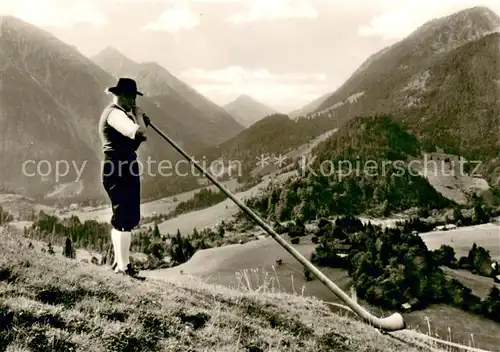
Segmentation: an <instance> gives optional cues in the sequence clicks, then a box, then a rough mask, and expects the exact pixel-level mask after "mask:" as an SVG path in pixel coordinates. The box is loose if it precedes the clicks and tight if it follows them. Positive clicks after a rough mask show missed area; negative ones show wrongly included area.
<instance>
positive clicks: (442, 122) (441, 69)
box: [220, 7, 500, 185]
mask: <svg viewBox="0 0 500 352" xmlns="http://www.w3.org/2000/svg"><path fill="white" fill-rule="evenodd" d="M499 28H500V17H499V16H498V15H497V14H496V13H495V12H493V11H492V10H490V9H489V8H486V7H472V8H467V9H465V10H462V11H459V12H456V13H454V14H451V15H449V16H445V17H442V18H437V19H434V20H432V21H429V22H427V23H425V24H424V25H422V26H421V27H419V28H417V29H416V30H415V31H414V32H413V33H411V34H410V35H409V36H407V37H406V38H404V39H402V40H400V41H399V42H397V43H395V44H393V45H391V46H388V47H386V48H383V49H382V50H380V51H379V52H377V53H374V54H373V55H372V56H370V57H369V58H368V59H367V60H366V61H365V62H364V63H363V64H362V65H361V66H360V67H359V68H358V70H357V71H356V72H355V73H354V74H353V75H352V76H351V77H350V78H349V79H348V80H347V81H346V82H345V83H344V84H343V85H342V86H341V87H340V88H339V89H337V90H336V91H333V92H331V93H328V94H326V95H323V96H321V97H319V98H317V99H316V100H315V101H313V102H311V103H310V104H307V105H306V106H305V107H304V108H302V109H299V110H297V111H295V112H293V113H291V114H290V115H291V116H292V117H294V118H295V119H296V118H299V119H300V120H301V121H302V122H301V123H302V124H304V125H303V126H304V129H306V127H305V126H307V125H308V124H311V125H313V124H316V125H317V126H322V127H323V128H324V129H323V130H320V129H319V128H318V129H315V130H314V131H315V133H316V134H317V135H319V134H321V133H322V132H325V130H326V128H337V127H340V126H342V125H344V124H345V123H346V122H348V121H350V120H351V119H353V118H355V117H358V116H374V115H390V116H391V117H393V118H394V119H395V120H396V121H398V122H400V123H401V124H402V125H403V126H404V127H405V128H407V129H408V131H409V132H410V133H412V134H413V135H415V136H417V137H418V138H419V140H420V141H421V142H422V145H423V150H424V151H427V152H432V151H439V150H443V151H444V152H447V153H450V154H455V155H460V156H462V157H464V158H465V159H467V160H469V161H473V162H477V161H481V163H480V164H481V167H480V169H479V170H478V171H476V175H478V174H481V175H482V176H484V177H485V178H486V179H487V180H488V182H490V184H491V183H497V182H498V181H500V160H499V158H498V155H499V154H500V138H498V135H499V132H500V100H499V99H498V97H499V96H500V46H499V43H500V33H499ZM318 119H321V121H322V122H321V123H318V121H317V120H318ZM274 121H275V122H276V123H275V124H274V125H273V124H270V123H268V124H267V128H268V130H269V131H272V130H274V131H279V130H281V127H280V125H279V124H282V123H283V121H279V120H276V119H275V120H274ZM301 130H302V129H300V130H295V132H294V134H287V135H283V134H281V133H275V134H274V135H275V140H274V141H273V144H276V143H278V144H279V143H280V142H282V143H283V144H284V145H287V146H288V147H293V146H298V143H301V142H302V139H301V138H300V137H301V134H302V132H301ZM251 131H252V129H249V130H247V131H245V133H244V134H240V135H238V136H236V137H234V138H232V139H231V140H229V141H227V142H225V143H224V145H227V146H229V145H231V148H230V149H228V150H235V149H237V148H235V145H236V146H237V145H245V143H246V141H247V140H249V138H250V137H249V136H248V135H249V134H250V133H251ZM310 131H311V129H309V132H308V133H310ZM255 133H261V131H258V130H255ZM243 136H244V137H243ZM331 138H336V137H335V135H333V136H332V137H331ZM251 139H253V140H255V139H256V138H251ZM257 139H258V138H257ZM293 140H295V141H297V143H295V144H294V143H293ZM256 148H257V149H258V152H257V149H256V152H255V153H253V154H256V155H259V154H260V153H262V150H263V149H264V150H265V146H264V145H258V146H256ZM220 153H221V155H226V157H227V158H233V156H232V155H231V153H227V151H224V150H221V151H220ZM246 153H247V154H252V152H251V151H250V150H246ZM497 185H499V184H498V183H497Z"/></svg>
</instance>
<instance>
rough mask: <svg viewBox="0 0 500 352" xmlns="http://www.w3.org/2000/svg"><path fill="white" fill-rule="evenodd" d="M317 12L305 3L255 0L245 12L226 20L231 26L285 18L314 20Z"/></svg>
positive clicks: (283, 0) (303, 0)
mask: <svg viewBox="0 0 500 352" xmlns="http://www.w3.org/2000/svg"><path fill="white" fill-rule="evenodd" d="M317 17H318V11H317V10H316V9H315V8H314V7H312V6H311V5H310V4H309V3H308V2H307V1H305V0H300V1H294V2H293V4H292V1H290V0H255V1H254V2H253V3H252V6H251V7H250V9H249V10H248V11H247V12H238V13H235V14H233V15H231V16H229V17H228V18H227V21H229V22H232V23H233V24H242V23H248V22H255V21H265V20H277V19H287V18H304V19H315V18H317Z"/></svg>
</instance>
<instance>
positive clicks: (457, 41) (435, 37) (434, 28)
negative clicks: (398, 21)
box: [408, 6, 500, 52]
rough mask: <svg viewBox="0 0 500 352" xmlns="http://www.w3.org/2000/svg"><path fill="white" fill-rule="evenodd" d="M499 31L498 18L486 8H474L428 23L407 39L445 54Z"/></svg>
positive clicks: (499, 23) (499, 22)
mask: <svg viewBox="0 0 500 352" xmlns="http://www.w3.org/2000/svg"><path fill="white" fill-rule="evenodd" d="M499 30H500V16H499V15H498V14H497V13H495V12H494V11H493V10H491V9H490V8H488V7H485V6H475V7H470V8H467V9H464V10H461V11H458V12H455V13H453V14H451V15H448V16H445V17H441V18H437V19H434V20H431V21H428V22H426V23H425V24H423V25H422V26H420V27H419V28H417V29H416V30H415V31H414V32H413V33H412V34H411V35H410V36H409V37H408V39H410V40H416V41H417V42H418V43H420V44H425V45H428V44H430V45H431V47H432V49H434V50H435V51H437V52H447V51H450V50H452V49H454V48H457V47H459V46H461V45H463V44H465V43H467V42H470V41H472V40H476V39H479V38H481V37H484V36H485V35H488V34H491V33H494V32H498V31H499Z"/></svg>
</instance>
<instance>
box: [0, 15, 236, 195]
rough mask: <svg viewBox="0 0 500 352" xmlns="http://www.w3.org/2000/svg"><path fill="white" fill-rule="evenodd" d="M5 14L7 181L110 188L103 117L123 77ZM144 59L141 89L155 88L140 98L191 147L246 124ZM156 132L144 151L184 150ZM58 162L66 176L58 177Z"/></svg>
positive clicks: (71, 189) (19, 185) (155, 154)
mask: <svg viewBox="0 0 500 352" xmlns="http://www.w3.org/2000/svg"><path fill="white" fill-rule="evenodd" d="M1 21H2V36H1V47H2V56H1V57H0V66H1V69H2V73H1V74H2V83H3V84H2V86H1V94H2V109H1V115H0V118H1V119H0V121H1V125H2V143H1V154H2V161H1V163H2V165H1V169H2V187H3V188H4V189H7V190H10V191H15V192H19V193H22V194H24V195H28V196H37V197H38V196H43V195H47V194H48V193H51V192H54V191H57V190H61V189H62V188H61V187H62V186H63V185H64V186H66V188H65V189H66V190H65V191H64V193H65V196H70V195H73V194H80V195H83V196H85V197H89V198H92V197H95V196H98V197H100V196H103V192H102V186H101V184H100V177H101V176H100V162H101V154H102V153H101V150H100V148H101V146H100V141H99V139H98V133H97V132H98V131H97V124H98V120H99V117H100V114H101V112H102V110H103V108H104V107H105V106H106V105H107V104H109V102H110V101H111V97H110V96H107V95H106V94H105V93H104V90H105V88H106V87H109V86H112V85H115V84H116V82H117V79H116V77H113V75H112V74H110V73H108V72H107V71H105V70H104V69H102V68H101V67H99V66H98V65H96V64H95V63H94V62H93V61H92V60H91V59H89V58H87V57H85V56H83V55H82V54H80V53H79V52H78V51H77V50H76V49H75V48H74V47H73V46H71V45H69V44H66V43H63V42H62V41H60V40H58V39H57V38H56V37H55V36H53V35H51V34H49V33H48V32H46V31H44V30H41V29H39V28H37V27H36V26H33V25H31V24H28V23H26V22H24V21H22V20H19V19H17V18H15V17H12V16H4V17H2V18H1ZM130 63H131V61H130V60H129V61H126V60H125V59H124V60H123V64H124V67H125V66H127V65H129V66H128V67H131V66H133V67H134V68H135V67H139V66H135V65H130ZM140 67H141V68H142V67H145V68H146V69H145V70H141V71H139V73H140V74H144V75H145V77H144V79H141V89H143V90H144V92H145V93H146V95H147V94H155V96H152V97H150V96H145V97H139V98H138V103H139V104H140V105H141V106H142V107H143V108H144V110H146V111H148V114H150V115H151V116H152V117H153V118H155V123H156V124H157V125H158V126H159V127H160V128H161V129H162V130H163V131H164V132H165V133H167V134H168V135H169V136H170V137H172V138H173V139H174V140H175V141H176V142H178V143H179V144H180V145H181V146H183V147H184V148H185V149H186V150H187V151H188V152H193V151H195V150H201V149H203V148H205V147H207V146H211V145H213V144H216V143H220V142H222V141H224V140H226V139H228V138H230V137H232V136H234V135H235V134H237V133H238V132H239V131H242V130H243V129H244V127H243V126H241V125H240V124H238V123H237V122H236V121H235V120H234V119H233V118H232V117H231V116H230V115H229V114H228V113H227V112H226V111H225V110H223V109H222V108H220V107H217V106H215V104H213V103H210V102H209V101H208V100H206V99H205V98H204V97H201V96H200V95H198V94H197V93H196V92H194V91H193V90H191V89H190V88H189V87H187V86H185V85H183V84H182V82H180V81H178V80H176V79H175V77H173V76H169V74H168V71H166V70H164V69H163V68H161V67H159V66H155V65H154V64H147V65H145V66H140ZM149 77H155V80H153V79H148V78H149ZM143 82H144V83H143ZM168 82H170V83H172V86H170V85H169V84H168ZM176 89H178V90H179V92H178V91H177V90H176ZM182 94H184V96H185V98H184V97H183V96H182ZM149 135H150V136H149V139H148V141H147V143H145V144H144V146H143V147H142V148H141V151H140V153H139V155H140V157H142V158H146V157H151V158H152V160H156V161H159V160H178V159H179V158H180V155H179V154H178V153H177V152H176V151H175V150H173V148H171V147H169V146H168V145H167V144H166V143H165V141H164V140H163V139H161V137H159V136H158V135H157V134H155V133H153V131H152V132H151V133H150V134H149ZM24 162H30V163H28V164H23V163H24ZM57 163H59V167H60V168H61V170H59V173H63V174H64V173H66V175H65V176H63V177H59V178H57V177H56V175H55V167H56V164H57ZM23 165H25V166H26V169H25V170H24V171H23ZM37 165H39V166H40V168H39V169H38V171H37ZM66 167H68V169H67V170H66V169H65V168H66ZM74 181H78V182H74ZM158 181H159V182H167V181H168V180H166V179H165V180H158ZM56 193H57V192H56Z"/></svg>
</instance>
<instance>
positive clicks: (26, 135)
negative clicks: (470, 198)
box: [0, 7, 500, 197]
mask: <svg viewBox="0 0 500 352" xmlns="http://www.w3.org/2000/svg"><path fill="white" fill-rule="evenodd" d="M1 20H2V37H1V48H2V56H1V57H0V65H1V70H2V72H1V73H2V85H1V86H0V89H1V95H2V101H3V105H2V110H1V114H0V122H1V125H2V140H1V148H2V149H1V151H2V160H1V164H2V165H1V169H2V171H1V173H2V175H1V176H2V185H1V186H2V187H3V188H4V189H9V190H14V191H16V192H18V193H23V194H25V195H30V196H32V195H46V194H47V193H48V192H54V190H55V189H56V188H55V187H56V186H57V185H58V182H59V186H60V183H61V182H66V183H65V185H66V186H67V185H69V186H68V187H69V188H70V189H75V187H74V186H75V183H74V182H71V181H72V180H74V179H75V176H77V173H76V172H75V171H74V170H70V171H73V172H71V173H70V174H68V175H67V176H66V177H64V178H62V179H60V180H57V181H58V182H56V180H55V178H54V175H50V174H47V176H43V175H39V176H37V177H33V176H27V175H23V174H22V165H23V162H24V161H27V160H30V159H33V160H35V161H37V162H40V161H42V160H47V161H48V164H50V165H52V167H54V165H55V163H56V161H58V160H66V161H69V162H73V163H74V164H76V165H82V163H84V162H86V163H87V164H85V166H86V167H85V170H84V171H85V172H84V174H83V175H82V177H81V179H82V182H79V183H76V185H78V187H77V188H76V191H75V192H76V193H79V194H85V196H90V195H93V194H99V195H101V196H102V190H101V186H100V174H99V166H100V165H99V161H100V143H99V141H98V135H97V120H98V118H99V116H100V113H101V111H102V109H103V108H104V107H105V106H106V104H108V103H109V97H108V96H106V95H105V94H104V93H103V92H104V89H105V88H106V87H108V86H110V85H114V84H115V83H116V79H117V77H118V76H124V75H127V76H130V77H134V78H136V79H137V80H138V82H139V87H140V89H141V90H143V91H144V92H145V93H146V96H145V97H140V98H139V104H141V105H142V106H143V107H144V109H145V110H146V111H147V112H148V114H150V115H151V116H152V117H153V119H154V121H155V122H156V123H157V125H158V126H159V127H160V128H161V129H162V130H163V131H165V133H167V134H168V135H169V136H171V137H172V138H173V139H174V140H176V141H177V142H178V143H179V144H180V145H181V146H183V147H184V148H185V149H186V150H187V151H188V152H189V153H192V154H194V153H196V154H197V155H206V154H207V153H208V154H209V155H211V158H217V157H224V158H230V159H233V160H234V157H233V154H235V155H237V157H243V158H244V159H247V160H248V161H252V162H255V156H258V155H260V154H262V153H266V150H267V151H271V149H272V152H273V153H277V152H280V151H279V150H278V149H279V146H280V145H282V146H283V148H285V149H287V150H289V149H290V148H293V147H295V146H298V145H300V144H303V143H304V142H307V139H310V138H314V137H315V136H317V135H320V134H322V133H323V132H326V130H328V129H332V128H336V127H339V126H341V125H343V124H345V123H346V122H348V121H349V120H351V119H353V118H355V117H359V116H373V115H390V116H392V117H393V118H394V119H395V120H396V121H399V122H400V123H401V124H402V125H404V126H405V128H407V129H408V131H409V132H410V133H412V134H413V135H415V136H416V137H417V138H418V139H419V140H420V142H421V143H422V146H423V149H424V150H426V151H434V150H444V151H445V152H448V153H452V154H457V155H461V156H463V157H465V158H466V159H468V160H480V161H482V166H481V169H480V170H479V171H480V172H481V173H482V174H483V176H485V177H486V179H487V180H488V181H489V182H495V180H500V160H499V158H498V155H499V154H500V139H499V138H498V133H499V132H500V130H499V129H500V120H499V119H500V101H499V99H498V96H500V94H499V93H500V62H499V57H500V55H499V54H500V46H499V44H498V43H499V42H500V33H499V27H500V17H499V16H498V15H497V14H496V13H494V12H493V11H491V10H490V9H488V8H486V7H473V8H468V9H465V10H462V11H459V12H457V13H454V14H451V15H449V16H446V17H442V18H438V19H435V20H432V21H429V22H427V23H425V24H424V25H422V26H421V27H419V28H418V29H416V30H415V31H414V32H413V33H411V34H410V35H409V36H407V37H406V38H404V39H403V40H400V41H399V42H397V43H395V44H393V45H391V46H388V47H386V48H384V49H382V50H380V51H379V52H377V53H374V54H373V55H372V56H371V57H369V58H368V59H367V60H366V61H365V62H364V63H363V64H362V65H361V66H360V67H359V68H358V70H357V71H356V72H355V73H354V74H353V75H352V76H351V77H350V78H349V79H348V80H347V81H346V82H345V83H344V84H343V85H342V86H341V87H340V88H339V89H337V90H336V91H333V92H331V93H328V94H325V95H323V96H321V97H318V98H317V99H316V100H315V101H313V102H311V103H310V104H307V105H306V106H305V107H304V108H302V109H298V110H297V111H295V112H293V113H291V114H290V116H291V117H293V118H294V120H291V119H290V118H289V116H287V115H281V114H276V113H274V114H273V113H272V112H271V111H265V112H263V114H264V116H261V117H259V116H260V115H262V113H260V112H259V114H257V113H255V115H253V114H254V113H253V112H252V116H255V117H254V118H255V119H256V120H258V121H256V122H254V123H251V125H249V122H244V121H243V120H241V122H238V121H236V119H240V118H241V117H238V116H239V115H238V114H240V115H241V110H243V111H245V114H247V113H248V115H247V116H249V115H250V111H255V110H256V106H260V104H254V101H253V99H251V102H252V104H250V108H248V107H246V108H244V109H240V112H239V113H236V112H235V111H237V109H236V110H233V113H234V115H236V116H232V114H231V112H229V111H227V110H231V106H229V107H228V106H226V107H225V108H226V109H227V110H226V109H224V107H219V106H217V105H216V104H214V103H212V102H210V101H209V100H208V99H207V98H205V97H204V96H202V95H201V94H199V93H198V92H196V91H195V90H194V89H192V88H191V87H189V86H188V85H186V84H184V83H183V82H181V81H180V80H178V79H177V78H176V77H174V76H173V75H172V74H171V73H170V72H169V71H168V70H167V69H165V68H163V67H161V66H160V65H158V64H157V63H154V62H146V63H136V62H134V61H132V60H130V59H129V58H127V57H125V56H124V55H122V54H121V53H119V52H118V51H117V50H116V49H113V48H112V47H108V48H106V49H105V50H103V51H102V52H101V53H99V54H98V55H96V56H95V57H92V58H87V57H85V56H83V55H81V54H80V53H79V52H78V51H77V50H76V49H75V48H74V47H73V46H71V45H68V44H65V43H63V42H61V41H60V40H58V39H57V38H55V37H54V36H52V35H51V34H49V33H47V32H45V31H43V30H41V29H39V28H37V27H35V26H33V25H30V24H27V23H25V22H23V21H21V20H18V19H16V18H14V17H8V16H7V17H2V18H1ZM242 101H243V102H245V101H250V99H248V98H246V97H243V98H242V99H239V102H238V100H237V102H235V103H234V104H230V105H232V106H233V107H234V106H240V107H241V106H244V105H245V104H241V102H242ZM257 110H259V109H257ZM260 111H262V109H260ZM269 112H271V115H268V116H266V115H267V114H269ZM247 126H250V127H249V128H246V127H247ZM199 131H201V132H199ZM284 131H286V132H284ZM331 138H335V136H332V137H331ZM283 152H286V151H283ZM145 157H151V158H152V159H154V160H164V159H169V160H178V159H179V158H180V156H179V155H178V153H177V152H176V151H174V150H173V149H172V148H171V147H169V146H168V145H167V144H166V143H165V141H164V140H163V139H161V138H160V137H159V136H157V135H155V134H154V133H152V134H151V137H150V138H149V139H148V141H147V143H146V144H145V146H144V148H143V150H142V152H141V158H145ZM238 160H239V159H238ZM28 166H29V167H30V168H28V171H29V172H32V171H33V170H34V168H33V165H28ZM41 166H44V165H41ZM70 166H71V165H70ZM45 167H47V165H45ZM41 171H42V172H43V171H45V170H43V169H42V170H41ZM38 174H40V172H38ZM186 180H187V179H186ZM186 180H183V182H187V181H186ZM153 181H154V182H155V188H154V191H152V190H149V191H147V190H148V186H147V183H146V185H145V193H147V194H149V195H156V196H158V197H160V196H161V192H163V191H164V190H165V189H170V190H171V189H172V186H171V185H172V180H171V179H169V178H156V179H154V180H152V182H153ZM83 190H84V191H83ZM55 193H56V194H57V192H55Z"/></svg>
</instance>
